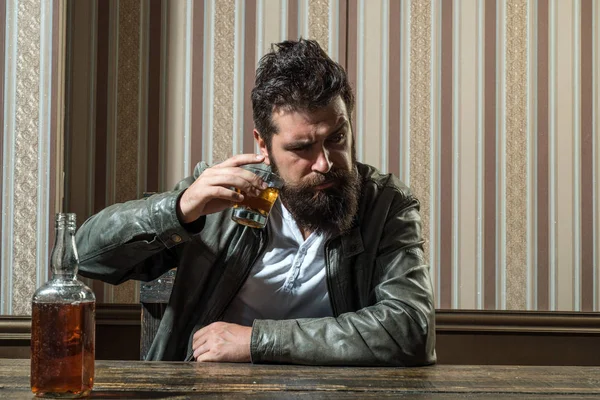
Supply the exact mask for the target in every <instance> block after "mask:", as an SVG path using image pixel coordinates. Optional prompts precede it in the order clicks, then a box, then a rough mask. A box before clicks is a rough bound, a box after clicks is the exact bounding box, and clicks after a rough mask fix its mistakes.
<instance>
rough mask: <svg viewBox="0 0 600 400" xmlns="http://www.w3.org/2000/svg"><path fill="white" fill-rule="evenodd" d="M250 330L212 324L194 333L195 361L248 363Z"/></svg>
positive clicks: (222, 324) (225, 323)
mask: <svg viewBox="0 0 600 400" xmlns="http://www.w3.org/2000/svg"><path fill="white" fill-rule="evenodd" d="M251 336H252V328H251V327H249V326H242V325H237V324H230V323H227V322H213V323H212V324H210V325H207V326H205V327H204V328H202V329H200V330H199V331H197V332H196V333H194V341H193V343H192V349H193V350H194V358H195V359H196V361H223V362H250V361H251V359H250V339H251Z"/></svg>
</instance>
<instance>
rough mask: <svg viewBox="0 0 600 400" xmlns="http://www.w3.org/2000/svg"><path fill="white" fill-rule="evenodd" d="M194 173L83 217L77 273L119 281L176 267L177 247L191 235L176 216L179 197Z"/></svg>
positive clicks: (152, 275) (149, 276)
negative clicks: (167, 187) (160, 190)
mask: <svg viewBox="0 0 600 400" xmlns="http://www.w3.org/2000/svg"><path fill="white" fill-rule="evenodd" d="M199 165H200V164H199ZM198 175H199V167H196V171H195V173H194V176H190V177H188V178H186V179H184V180H182V181H181V182H179V183H178V184H177V186H176V187H175V189H174V190H173V191H170V192H165V193H158V194H154V195H152V196H150V197H148V198H145V199H139V200H132V201H128V202H126V203H120V204H114V205H112V206H109V207H107V208H105V209H104V210H102V211H100V212H99V213H97V214H95V215H93V216H92V217H90V218H89V219H88V220H87V221H85V222H84V223H83V225H82V226H81V227H80V228H79V229H78V231H77V233H76V242H77V251H78V253H79V273H80V274H81V275H83V276H85V277H88V278H93V279H99V280H102V281H104V282H108V283H111V284H113V285H117V284H119V283H122V282H125V281H127V280H129V279H137V280H143V281H150V280H153V279H155V278H158V277H159V276H161V275H162V274H163V273H164V272H166V271H168V270H169V269H171V268H175V267H177V261H178V254H177V247H176V246H177V245H180V244H184V243H186V242H187V241H189V240H190V235H191V234H190V231H189V230H188V229H186V227H184V226H182V225H181V223H180V222H179V219H178V218H177V201H178V199H179V197H180V196H181V194H182V193H183V192H184V190H185V189H186V188H187V187H189V186H190V185H191V183H192V182H193V181H194V179H195V177H197V176H198ZM203 221H204V219H202V220H199V221H197V222H196V223H195V226H194V230H197V229H198V227H199V226H200V229H201V225H202V222H203Z"/></svg>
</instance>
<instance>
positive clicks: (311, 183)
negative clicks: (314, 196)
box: [284, 169, 351, 189]
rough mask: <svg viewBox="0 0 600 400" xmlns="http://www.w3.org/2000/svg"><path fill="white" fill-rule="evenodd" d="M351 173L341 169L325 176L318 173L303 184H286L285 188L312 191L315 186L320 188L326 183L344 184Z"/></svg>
mask: <svg viewBox="0 0 600 400" xmlns="http://www.w3.org/2000/svg"><path fill="white" fill-rule="evenodd" d="M350 174H351V173H350V172H349V171H342V170H339V169H335V170H334V169H332V170H330V171H328V172H326V173H324V174H322V173H319V172H317V173H316V174H315V175H314V176H312V177H310V178H308V179H306V180H305V181H304V182H301V183H299V184H296V185H286V184H284V188H286V186H287V188H293V189H310V188H313V187H315V186H319V185H322V184H324V183H325V182H336V183H338V184H343V183H344V182H347V181H348V180H349V176H350Z"/></svg>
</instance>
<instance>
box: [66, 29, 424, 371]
mask: <svg viewBox="0 0 600 400" xmlns="http://www.w3.org/2000/svg"><path fill="white" fill-rule="evenodd" d="M252 107H253V118H254V124H255V129H254V132H253V134H254V138H255V140H256V142H257V144H258V147H259V148H260V155H255V154H241V155H236V156H234V157H232V158H230V159H228V160H225V161H223V162H221V163H219V164H217V165H214V166H208V165H207V164H205V163H200V164H198V166H196V168H195V170H194V174H193V176H192V177H189V178H187V179H184V180H183V181H182V182H180V183H179V184H178V185H177V187H176V188H175V190H173V191H170V192H166V193H160V194H156V195H153V196H152V197H150V198H147V199H143V200H135V201H131V202H128V203H124V204H120V205H114V206H111V207H109V208H107V209H105V210H103V211H102V212H100V213H98V214H97V215H95V216H94V217H92V218H90V219H89V220H88V221H86V223H85V224H84V225H83V226H82V228H81V229H80V230H79V231H78V233H77V245H78V249H79V251H80V273H81V274H82V275H84V276H87V277H91V278H97V279H102V280H104V281H106V282H109V283H112V284H119V283H121V282H124V281H126V280H128V279H140V280H151V279H154V278H156V277H158V276H160V275H161V274H162V273H164V272H165V271H167V270H169V269H171V268H177V275H176V279H175V283H174V285H173V291H172V294H171V298H170V301H169V306H168V307H167V310H166V312H165V315H164V316H163V318H162V321H161V324H160V327H159V329H158V332H157V334H156V337H155V339H154V342H153V344H152V346H151V348H150V351H149V353H148V355H147V358H148V359H149V360H194V361H198V362H203V361H227V362H254V363H259V362H273V363H298V364H314V365H362V366H365V365H370V366H385V365H387V366H418V365H427V364H432V363H434V362H435V360H436V358H435V326H434V303H433V292H432V288H431V282H430V276H429V267H428V265H427V264H426V263H425V260H424V255H423V248H422V245H423V238H422V235H421V218H420V216H419V203H418V201H417V200H416V199H415V198H414V197H413V195H412V194H411V193H410V191H409V189H408V188H407V187H406V186H405V185H403V184H402V183H401V182H400V181H399V180H398V179H397V178H396V177H394V176H393V175H391V174H382V173H380V172H379V171H378V170H376V169H375V168H373V167H371V166H368V165H365V164H362V163H359V162H357V161H356V154H355V153H356V152H355V145H354V137H353V132H352V125H351V115H352V110H353V107H354V96H353V93H352V89H351V87H350V84H349V82H348V79H347V75H346V73H345V71H344V70H343V68H342V67H341V66H340V65H339V64H337V63H335V62H334V61H332V60H331V59H330V58H329V57H328V56H327V54H326V53H325V52H324V51H323V50H322V49H321V48H320V46H319V45H318V43H316V42H314V41H310V40H303V39H301V40H299V41H285V42H282V43H279V44H276V45H274V46H273V49H272V51H271V52H270V53H268V54H267V55H265V56H264V57H263V58H262V59H261V61H260V63H259V67H258V69H257V73H256V82H255V88H254V89H253V91H252ZM247 164H256V165H258V166H260V167H261V168H265V169H271V170H273V171H274V172H276V173H277V174H278V175H279V176H280V177H281V179H282V180H283V182H284V185H283V188H282V189H281V192H280V196H279V199H278V200H277V201H276V203H275V204H274V206H273V209H272V211H271V214H270V217H269V219H268V222H267V225H266V227H265V228H264V229H254V228H250V227H246V226H242V225H239V224H237V223H235V222H233V221H232V220H231V214H232V211H231V206H232V204H234V203H236V202H239V201H240V200H242V199H243V198H244V196H256V195H258V193H260V191H261V190H262V189H264V188H265V183H264V182H263V181H262V180H261V179H260V178H259V177H258V176H257V175H255V174H253V173H252V172H250V171H248V170H247V169H244V168H242V167H243V166H244V165H247Z"/></svg>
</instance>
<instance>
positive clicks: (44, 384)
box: [31, 302, 95, 397]
mask: <svg viewBox="0 0 600 400" xmlns="http://www.w3.org/2000/svg"><path fill="white" fill-rule="evenodd" d="M94 312H95V304H94V303H93V302H86V303H79V304H77V303H75V304H52V303H34V304H33V309H32V326H33V327H35V328H34V329H33V331H32V332H31V357H32V358H31V389H32V391H33V393H35V394H38V393H39V394H52V393H64V396H65V397H66V396H69V395H71V396H73V397H77V396H85V395H87V394H88V393H89V392H90V391H91V390H92V386H93V384H94Z"/></svg>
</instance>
